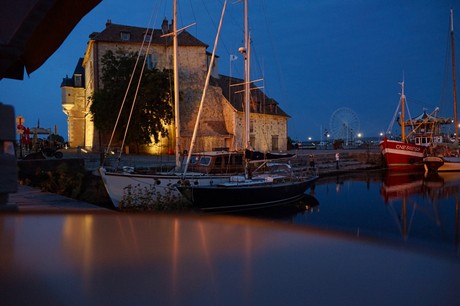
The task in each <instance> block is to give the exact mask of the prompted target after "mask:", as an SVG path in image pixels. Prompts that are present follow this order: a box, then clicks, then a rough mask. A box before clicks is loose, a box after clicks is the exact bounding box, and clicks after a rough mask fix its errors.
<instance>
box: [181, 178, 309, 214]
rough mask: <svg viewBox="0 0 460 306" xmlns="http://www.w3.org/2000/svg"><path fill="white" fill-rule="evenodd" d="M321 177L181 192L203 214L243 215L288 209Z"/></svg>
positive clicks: (189, 189) (214, 186)
mask: <svg viewBox="0 0 460 306" xmlns="http://www.w3.org/2000/svg"><path fill="white" fill-rule="evenodd" d="M317 178H318V177H316V176H314V177H311V178H308V179H302V180H299V181H289V182H271V183H269V182H261V183H258V182H252V183H248V182H247V181H246V182H243V183H241V184H238V183H234V184H220V185H218V184H214V185H208V186H179V187H177V188H178V189H179V191H180V192H181V193H182V194H183V195H184V196H185V197H187V198H188V199H189V200H190V201H191V202H192V203H193V205H194V207H196V208H199V209H201V210H203V211H209V212H212V211H239V210H253V209H263V208H269V207H273V206H280V205H285V204H287V203H290V202H293V201H295V200H298V199H300V198H302V197H303V196H304V193H305V191H307V190H308V188H310V187H311V186H312V185H313V184H314V183H315V181H316V180H317Z"/></svg>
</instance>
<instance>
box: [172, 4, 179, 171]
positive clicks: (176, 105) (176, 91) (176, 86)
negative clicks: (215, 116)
mask: <svg viewBox="0 0 460 306" xmlns="http://www.w3.org/2000/svg"><path fill="white" fill-rule="evenodd" d="M172 23H173V64H174V130H175V134H176V147H175V153H176V169H179V168H180V116H179V67H178V64H177V46H178V43H177V36H178V33H177V0H174V4H173V21H172Z"/></svg>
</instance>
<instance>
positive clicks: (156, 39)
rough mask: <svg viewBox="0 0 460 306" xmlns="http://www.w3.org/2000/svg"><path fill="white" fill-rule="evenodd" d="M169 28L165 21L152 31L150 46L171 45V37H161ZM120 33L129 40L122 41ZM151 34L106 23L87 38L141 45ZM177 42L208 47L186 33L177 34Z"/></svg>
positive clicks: (148, 31) (140, 29)
mask: <svg viewBox="0 0 460 306" xmlns="http://www.w3.org/2000/svg"><path fill="white" fill-rule="evenodd" d="M165 23H166V24H165ZM169 28H170V25H168V24H167V20H164V21H163V25H162V29H154V31H153V37H152V44H161V45H165V44H166V45H172V36H167V37H161V36H162V35H164V34H165V33H168V32H169ZM121 33H129V40H123V39H122V35H121ZM151 33H152V29H146V28H141V27H133V26H127V25H121V24H115V23H112V22H111V21H108V22H107V23H106V27H105V29H104V30H103V31H102V32H94V33H92V34H91V35H90V36H89V37H90V39H92V40H96V41H101V42H118V43H133V42H134V43H142V41H143V40H144V37H145V35H146V34H151ZM177 42H178V45H179V46H198V47H205V48H207V47H208V45H207V44H205V43H204V42H202V41H201V40H199V39H197V38H196V37H194V36H192V35H191V34H190V33H188V32H187V31H182V32H180V33H179V35H178V39H177Z"/></svg>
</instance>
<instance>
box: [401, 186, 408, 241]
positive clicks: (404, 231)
mask: <svg viewBox="0 0 460 306" xmlns="http://www.w3.org/2000/svg"><path fill="white" fill-rule="evenodd" d="M401 219H402V220H401V234H402V236H403V239H404V241H406V240H407V204H406V195H405V194H404V196H403V205H402V216H401Z"/></svg>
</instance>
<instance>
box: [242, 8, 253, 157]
mask: <svg viewBox="0 0 460 306" xmlns="http://www.w3.org/2000/svg"><path fill="white" fill-rule="evenodd" d="M243 52H244V53H245V54H244V55H245V56H244V123H245V130H244V131H245V134H244V147H245V149H248V148H250V146H251V144H250V138H249V124H250V120H249V105H250V94H251V92H250V82H251V81H250V78H251V77H250V54H251V52H250V38H249V17H248V0H245V1H244V51H243Z"/></svg>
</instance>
